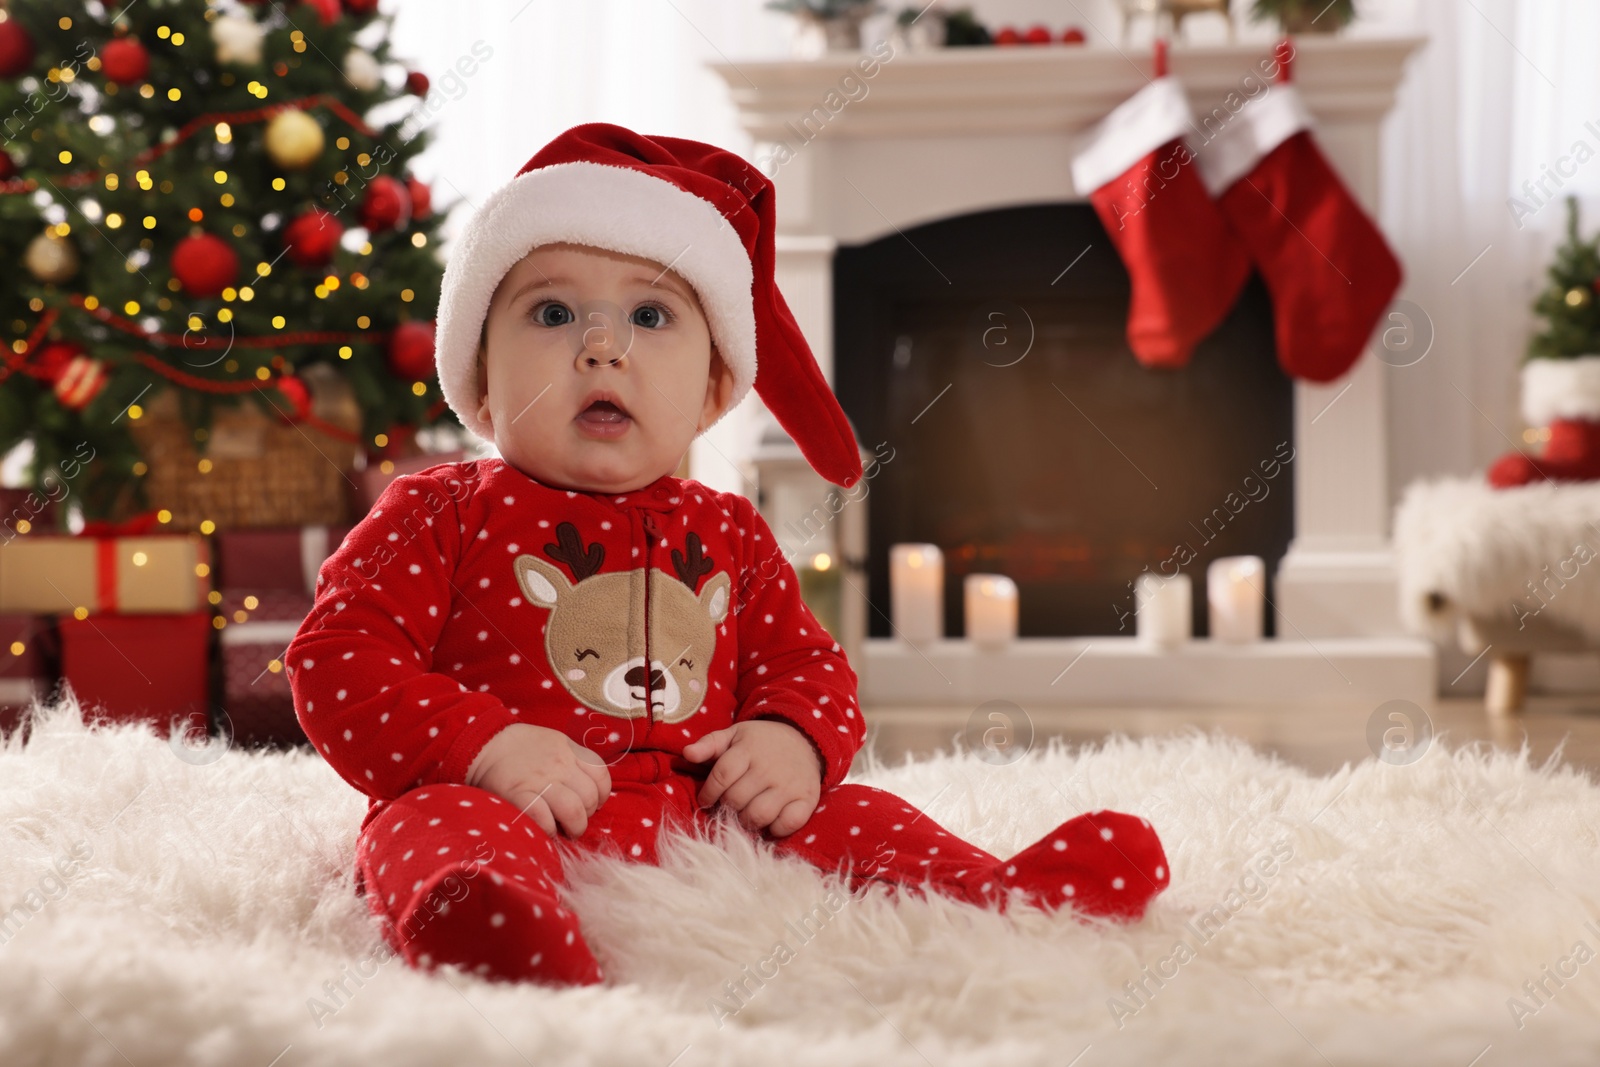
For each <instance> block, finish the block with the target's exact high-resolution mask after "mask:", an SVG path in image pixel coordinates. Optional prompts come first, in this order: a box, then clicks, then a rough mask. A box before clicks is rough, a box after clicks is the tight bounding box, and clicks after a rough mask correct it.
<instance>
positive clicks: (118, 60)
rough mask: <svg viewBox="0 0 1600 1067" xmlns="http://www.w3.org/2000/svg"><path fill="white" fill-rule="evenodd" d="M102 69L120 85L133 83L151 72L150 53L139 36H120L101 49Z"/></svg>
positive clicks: (142, 79) (141, 79) (140, 80)
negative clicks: (140, 41) (141, 42)
mask: <svg viewBox="0 0 1600 1067" xmlns="http://www.w3.org/2000/svg"><path fill="white" fill-rule="evenodd" d="M100 69H101V70H102V71H103V72H104V73H105V76H106V77H107V78H109V79H111V80H112V81H114V82H116V83H117V84H118V85H133V84H135V83H137V82H142V81H144V79H145V76H146V75H147V74H149V73H150V53H149V52H147V51H145V47H144V45H142V44H140V43H139V38H137V37H118V38H117V39H116V40H115V41H111V42H109V43H108V44H107V45H106V46H105V47H104V48H102V49H100Z"/></svg>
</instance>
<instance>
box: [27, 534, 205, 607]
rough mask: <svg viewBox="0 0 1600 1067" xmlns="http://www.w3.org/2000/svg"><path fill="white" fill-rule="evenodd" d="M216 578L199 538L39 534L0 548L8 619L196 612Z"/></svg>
mask: <svg viewBox="0 0 1600 1067" xmlns="http://www.w3.org/2000/svg"><path fill="white" fill-rule="evenodd" d="M210 575H211V566H210V553H209V549H208V547H207V545H206V542H205V540H204V539H202V538H200V537H198V536H195V535H193V534H154V535H150V536H140V537H61V536H53V535H52V536H42V535H37V534H34V535H30V536H28V537H18V538H14V539H12V540H11V541H9V542H6V543H4V544H0V614H21V613H31V612H40V613H51V614H55V613H68V612H73V611H75V610H76V609H78V608H85V609H87V610H88V611H91V612H124V613H131V614H154V613H162V614H167V613H171V614H183V613H186V612H194V611H196V610H198V609H201V608H204V607H205V605H206V594H207V593H208V592H209V591H210V588H211V582H210Z"/></svg>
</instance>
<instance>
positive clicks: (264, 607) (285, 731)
mask: <svg viewBox="0 0 1600 1067" xmlns="http://www.w3.org/2000/svg"><path fill="white" fill-rule="evenodd" d="M311 604H312V598H311V596H310V595H309V594H307V593H304V592H301V591H299V590H286V589H258V590H253V591H250V592H246V591H243V590H226V591H224V592H222V594H221V596H220V598H219V603H218V605H217V610H218V611H219V612H220V613H221V617H222V619H223V627H222V638H221V644H222V654H221V667H220V672H221V675H222V708H223V711H224V712H225V713H226V714H227V716H228V729H229V731H230V732H231V734H232V736H233V739H234V740H235V742H237V743H239V744H245V745H295V744H302V743H304V742H305V740H306V736H305V733H304V732H303V731H302V730H301V729H300V721H299V720H298V719H297V718H296V717H295V713H294V694H293V693H292V692H291V691H290V689H289V676H288V675H287V674H285V673H284V670H283V653H284V650H285V649H287V648H288V647H289V641H290V640H291V639H292V638H293V637H294V635H295V631H296V630H298V629H299V628H300V624H301V623H302V622H304V621H305V617H306V616H307V615H309V614H311Z"/></svg>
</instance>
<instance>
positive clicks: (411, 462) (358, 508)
mask: <svg viewBox="0 0 1600 1067" xmlns="http://www.w3.org/2000/svg"><path fill="white" fill-rule="evenodd" d="M466 458H467V456H466V453H465V452H463V451H461V450H460V449H457V450H456V451H454V452H435V453H431V454H426V455H420V456H407V457H406V458H404V459H393V460H390V459H386V460H381V461H379V462H377V463H368V464H367V466H366V467H364V468H362V469H361V470H359V471H355V472H354V474H353V475H352V477H353V478H354V488H352V489H351V490H350V509H351V511H352V512H353V513H354V514H356V515H366V514H367V513H368V512H369V511H371V510H372V505H373V504H376V503H377V502H378V498H379V497H380V496H382V495H383V491H384V490H385V489H387V488H389V483H390V482H392V481H394V480H395V479H396V478H398V477H400V475H402V474H418V473H421V472H422V471H425V470H427V469H428V468H429V467H437V466H438V465H439V464H441V463H460V462H461V461H462V460H464V459H466Z"/></svg>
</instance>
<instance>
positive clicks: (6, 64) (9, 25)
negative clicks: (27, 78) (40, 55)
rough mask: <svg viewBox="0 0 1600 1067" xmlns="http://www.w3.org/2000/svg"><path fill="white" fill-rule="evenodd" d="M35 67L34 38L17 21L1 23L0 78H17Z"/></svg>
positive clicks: (11, 20) (8, 20)
mask: <svg viewBox="0 0 1600 1067" xmlns="http://www.w3.org/2000/svg"><path fill="white" fill-rule="evenodd" d="M31 66H33V38H32V37H30V36H29V35H28V31H27V30H25V29H23V28H22V23H20V22H18V21H17V20H16V19H9V18H8V19H6V20H5V21H4V22H0V78H15V77H16V76H17V75H19V74H23V73H25V72H26V71H27V69H28V68H29V67H31Z"/></svg>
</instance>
